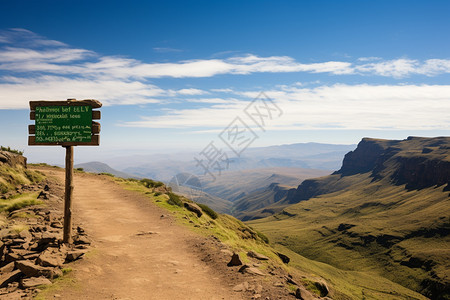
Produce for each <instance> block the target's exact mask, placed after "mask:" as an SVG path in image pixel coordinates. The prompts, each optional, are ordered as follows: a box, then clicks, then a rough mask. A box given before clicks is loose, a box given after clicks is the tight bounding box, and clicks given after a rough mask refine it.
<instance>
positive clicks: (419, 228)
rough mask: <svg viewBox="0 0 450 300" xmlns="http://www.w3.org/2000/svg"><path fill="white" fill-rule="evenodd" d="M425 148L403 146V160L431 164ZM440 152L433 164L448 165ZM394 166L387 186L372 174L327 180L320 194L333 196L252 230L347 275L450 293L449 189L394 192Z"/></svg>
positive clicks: (389, 164)
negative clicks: (433, 286)
mask: <svg viewBox="0 0 450 300" xmlns="http://www.w3.org/2000/svg"><path fill="white" fill-rule="evenodd" d="M380 142H383V141H380ZM404 144H406V142H404ZM422 146H423V141H421V140H413V141H412V142H411V143H407V146H405V145H402V144H400V147H403V151H402V152H401V153H400V154H399V156H401V157H424V156H426V155H424V154H422V150H421V147H422ZM422 148H423V147H422ZM418 149H420V150H418ZM436 152H437V153H431V154H430V155H429V156H431V155H433V156H432V157H431V159H439V160H442V161H447V160H448V159H449V155H448V151H441V150H439V151H436ZM394 164H395V161H394V160H391V161H387V162H386V164H385V165H386V169H384V170H382V171H381V173H379V174H381V175H382V176H381V177H382V179H381V180H375V181H374V180H373V178H372V177H371V172H368V173H364V174H355V175H351V176H342V177H341V175H339V174H336V175H331V176H328V177H324V178H321V179H320V186H321V188H323V189H325V190H326V189H329V190H330V191H334V192H331V193H324V194H323V195H321V196H317V197H315V198H311V199H309V200H307V201H302V202H300V203H298V204H294V205H292V206H289V207H288V208H285V209H284V211H283V212H282V213H280V214H278V215H274V216H272V217H269V218H266V219H261V220H255V221H251V222H249V224H250V225H252V226H254V227H255V228H257V229H258V230H261V231H263V232H264V233H265V234H267V235H268V236H269V238H271V240H272V241H274V242H275V243H277V244H279V245H282V246H285V247H287V248H289V249H291V250H293V251H295V252H296V253H300V254H302V255H304V256H306V257H308V258H310V259H313V260H318V261H321V262H324V263H327V264H329V265H332V266H335V267H337V268H339V269H342V270H352V271H360V272H364V273H365V274H368V273H367V272H370V274H378V275H379V276H383V277H385V278H388V279H390V280H393V281H396V282H398V283H401V284H402V285H403V286H405V287H408V288H410V289H413V290H417V291H422V292H423V293H428V292H429V291H427V290H423V286H422V285H423V283H424V280H430V279H431V280H436V282H440V284H442V285H444V286H445V285H446V286H448V285H449V278H450V274H449V273H450V272H449V270H450V264H449V262H450V251H449V248H448V245H450V237H449V236H448V230H449V228H450V220H449V207H450V197H449V192H448V191H444V186H445V185H441V186H439V187H436V186H432V187H427V188H422V189H406V188H405V185H404V184H403V185H394V184H392V182H391V181H390V177H389V176H390V175H392V174H393V169H394V168H395V166H394ZM322 275H323V274H322ZM323 276H325V277H326V275H323ZM359 280H360V281H361V280H363V277H361V278H359ZM425 282H426V281H425ZM363 284H368V282H366V281H365V280H363Z"/></svg>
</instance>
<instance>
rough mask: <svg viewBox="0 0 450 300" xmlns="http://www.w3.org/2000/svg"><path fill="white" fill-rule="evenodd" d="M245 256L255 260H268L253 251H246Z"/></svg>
mask: <svg viewBox="0 0 450 300" xmlns="http://www.w3.org/2000/svg"><path fill="white" fill-rule="evenodd" d="M247 256H248V257H253V258H256V259H258V260H269V258H268V257H267V256H265V255H262V254H260V253H257V252H254V251H248V252H247Z"/></svg>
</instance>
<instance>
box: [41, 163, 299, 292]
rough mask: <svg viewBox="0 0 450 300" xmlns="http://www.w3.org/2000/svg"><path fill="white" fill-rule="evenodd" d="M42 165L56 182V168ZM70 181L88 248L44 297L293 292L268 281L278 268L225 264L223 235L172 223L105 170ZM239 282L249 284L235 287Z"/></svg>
mask: <svg viewBox="0 0 450 300" xmlns="http://www.w3.org/2000/svg"><path fill="white" fill-rule="evenodd" d="M40 171H42V172H44V173H46V174H47V175H48V176H51V177H55V178H57V180H58V181H59V189H60V188H61V183H63V182H64V172H63V171H62V170H60V169H51V168H43V169H42V168H40ZM74 183H75V189H74V199H73V209H74V212H73V215H74V223H75V224H80V225H81V226H82V227H83V228H84V229H85V230H86V232H87V234H88V235H89V237H90V238H91V239H92V248H91V251H90V253H88V254H87V255H86V257H85V258H84V259H82V260H79V261H77V262H75V263H73V264H72V265H71V267H72V269H73V272H71V274H70V275H69V276H70V277H72V278H73V279H74V283H73V284H69V285H62V289H58V290H53V291H52V292H51V293H50V294H48V293H47V294H46V296H48V299H53V298H60V299H69V300H70V299H77V300H78V299H122V300H125V299H293V298H295V297H293V296H292V295H290V294H289V293H288V292H287V290H286V288H280V287H274V286H273V282H274V280H275V281H276V280H278V281H280V279H281V278H282V276H283V275H280V276H278V278H277V276H267V277H270V278H267V277H259V276H256V277H255V276H250V275H248V274H241V273H239V272H237V269H238V268H239V267H233V268H229V267H227V266H226V263H227V262H228V261H229V259H230V257H229V255H227V254H225V253H224V252H221V251H220V250H221V249H224V248H226V247H225V246H224V245H223V244H222V243H220V242H218V241H216V240H215V239H213V238H205V237H201V236H198V235H197V234H195V233H193V232H191V231H190V230H189V229H188V228H186V227H183V226H181V225H179V224H177V223H176V221H175V220H174V218H173V217H171V216H170V213H168V212H167V211H165V210H163V209H161V208H159V207H157V206H156V205H154V204H153V203H151V201H149V199H148V198H147V197H145V196H144V195H141V194H139V193H137V192H133V191H128V190H124V189H123V188H122V187H121V186H120V185H119V184H117V183H115V182H113V181H112V180H111V179H110V178H108V177H106V176H98V175H92V174H82V173H76V174H75V179H74ZM55 189H57V188H55ZM142 233H145V234H142ZM280 274H281V273H280ZM243 282H248V283H249V285H248V286H249V288H248V289H247V291H240V292H236V291H233V287H235V286H236V285H237V284H241V283H243ZM255 289H256V291H255Z"/></svg>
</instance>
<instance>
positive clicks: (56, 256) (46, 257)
mask: <svg viewBox="0 0 450 300" xmlns="http://www.w3.org/2000/svg"><path fill="white" fill-rule="evenodd" d="M64 261H65V258H64V257H63V255H62V254H61V253H58V252H53V251H50V250H45V251H44V252H42V253H41V255H39V257H38V258H37V260H36V263H37V264H38V265H40V266H43V267H62V265H63V263H64Z"/></svg>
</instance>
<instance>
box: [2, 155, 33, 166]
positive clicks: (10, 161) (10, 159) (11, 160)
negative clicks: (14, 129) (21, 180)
mask: <svg viewBox="0 0 450 300" xmlns="http://www.w3.org/2000/svg"><path fill="white" fill-rule="evenodd" d="M2 164H6V165H9V166H11V167H16V166H22V167H24V168H26V167H27V158H26V157H24V156H22V155H20V154H16V153H12V152H9V151H0V166H1V165H2Z"/></svg>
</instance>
